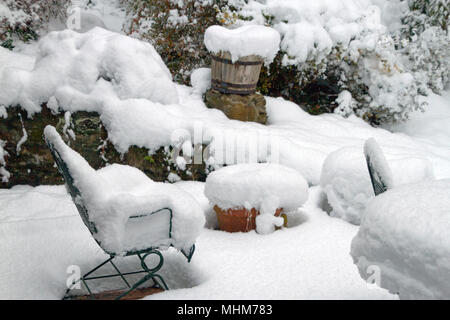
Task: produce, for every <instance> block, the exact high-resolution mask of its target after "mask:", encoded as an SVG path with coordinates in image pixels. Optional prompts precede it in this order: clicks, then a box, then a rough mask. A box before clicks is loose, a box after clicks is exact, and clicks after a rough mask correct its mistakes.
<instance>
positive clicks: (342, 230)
mask: <svg viewBox="0 0 450 320" xmlns="http://www.w3.org/2000/svg"><path fill="white" fill-rule="evenodd" d="M195 185H197V186H195ZM195 185H192V186H194V187H193V188H192V189H191V192H192V193H196V192H197V191H196V189H198V188H197V187H199V185H198V184H197V183H196V184H195ZM185 187H186V189H189V187H188V186H187V185H185ZM309 193H310V195H311V196H310V199H309V200H308V202H307V203H306V204H305V206H304V208H303V212H302V213H300V214H299V215H298V219H297V220H294V219H290V220H289V221H290V227H289V228H285V229H283V230H280V231H276V232H274V233H273V234H270V235H267V236H264V237H263V236H261V235H258V234H256V233H255V232H250V233H247V234H236V233H235V234H231V233H226V232H220V231H215V230H209V229H204V230H203V231H202V232H201V234H200V236H199V238H198V239H197V242H196V248H197V249H196V251H195V254H194V257H193V260H192V262H191V263H190V264H189V263H187V261H186V259H185V257H184V256H182V255H181V254H180V253H179V252H177V251H175V250H170V249H169V250H167V251H164V252H163V255H164V259H165V264H164V267H163V269H162V270H161V274H162V275H163V276H164V278H165V279H166V280H167V282H168V285H169V287H170V288H171V289H172V290H170V291H167V292H164V293H161V294H157V295H153V296H151V297H149V298H150V299H396V296H394V295H391V294H389V293H388V292H387V291H385V290H383V289H379V288H376V287H375V288H374V287H373V285H368V284H367V283H366V282H365V281H364V280H362V279H361V277H360V276H359V274H358V270H357V268H356V266H355V265H354V264H353V262H352V259H351V256H350V255H349V254H348V252H349V248H350V242H351V239H352V238H353V237H354V236H355V234H356V232H357V228H356V227H355V226H352V225H350V224H348V223H346V222H344V221H342V220H339V219H331V218H330V217H328V215H327V214H326V213H325V212H323V211H322V210H320V209H319V208H318V202H319V200H318V199H319V195H320V190H319V189H318V188H317V187H314V188H312V189H310V192H309ZM0 234H1V235H2V241H0V252H2V259H0V282H1V284H2V285H1V286H0V298H1V299H61V298H62V297H63V295H64V292H65V290H66V281H67V278H68V276H69V275H70V274H69V273H68V267H69V266H73V265H74V266H79V267H80V269H81V270H80V271H81V273H85V272H87V271H89V270H90V269H91V268H93V267H94V266H96V265H97V264H99V263H100V262H102V261H104V260H106V259H107V257H108V256H107V255H105V254H104V253H103V251H102V250H101V249H100V248H99V246H98V245H97V243H96V242H95V241H94V239H93V238H92V236H91V235H90V233H89V231H88V230H87V228H86V227H85V226H84V224H83V222H82V221H81V219H80V216H79V214H78V212H77V210H76V208H75V206H74V204H73V203H72V201H71V199H70V197H69V195H68V194H67V193H66V191H65V189H64V187H63V186H40V187H36V188H33V187H28V186H16V187H14V188H12V189H0ZM243 244H245V245H244V246H243ZM116 265H117V266H118V267H119V268H120V269H121V270H122V271H124V272H127V271H134V270H136V268H138V267H139V260H138V259H133V258H130V257H127V258H119V259H118V260H117V261H116ZM113 271H114V270H113V269H112V268H109V269H108V268H105V269H102V270H101V271H99V272H98V273H97V274H98V275H106V274H109V273H112V272H113ZM127 279H128V280H130V281H133V280H134V281H135V280H137V278H129V276H127ZM243 283H244V284H245V285H242V284H243ZM122 286H123V283H121V280H120V279H117V281H116V280H115V279H107V280H101V281H99V282H96V283H95V284H94V287H93V289H94V290H95V291H96V292H97V291H100V290H112V289H117V288H121V287H122Z"/></svg>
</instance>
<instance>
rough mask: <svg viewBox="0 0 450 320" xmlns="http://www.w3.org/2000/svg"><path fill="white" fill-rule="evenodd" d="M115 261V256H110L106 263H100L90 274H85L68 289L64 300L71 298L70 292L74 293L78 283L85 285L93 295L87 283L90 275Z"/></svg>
mask: <svg viewBox="0 0 450 320" xmlns="http://www.w3.org/2000/svg"><path fill="white" fill-rule="evenodd" d="M113 259H114V256H110V257H109V258H108V259H106V260H105V261H103V262H102V263H100V264H99V265H98V266H96V267H94V268H93V269H91V270H90V271H89V272H87V273H86V274H84V275H83V276H82V277H81V278H80V279H78V280H77V281H75V282H74V283H72V285H71V286H70V287H69V288H67V290H66V293H65V294H64V298H63V299H64V300H66V299H68V298H69V296H68V294H69V292H70V291H72V289H73V288H74V286H75V285H76V284H77V283H78V282H82V283H83V284H84V285H85V287H86V289H87V290H88V292H89V294H90V295H92V291H91V289H90V288H89V286H88V285H87V282H86V280H85V279H86V278H87V277H88V276H89V275H90V274H92V273H94V272H95V271H97V270H98V269H100V268H101V267H103V266H104V265H105V264H107V263H108V262H111V261H112V260H113Z"/></svg>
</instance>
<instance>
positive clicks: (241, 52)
mask: <svg viewBox="0 0 450 320" xmlns="http://www.w3.org/2000/svg"><path fill="white" fill-rule="evenodd" d="M205 46H206V48H207V49H208V50H209V51H210V52H212V53H216V54H218V53H220V52H229V53H230V54H231V60H232V61H233V62H235V61H237V60H238V59H239V58H242V57H246V56H250V55H257V56H260V57H261V58H263V59H264V60H265V62H266V63H268V64H270V63H271V62H272V61H273V59H274V58H275V56H276V54H277V53H278V50H279V48H280V34H279V33H278V32H277V31H276V30H274V29H272V28H270V27H265V26H259V25H246V26H242V27H238V28H235V29H228V28H225V27H222V26H211V27H209V28H208V29H206V31H205Z"/></svg>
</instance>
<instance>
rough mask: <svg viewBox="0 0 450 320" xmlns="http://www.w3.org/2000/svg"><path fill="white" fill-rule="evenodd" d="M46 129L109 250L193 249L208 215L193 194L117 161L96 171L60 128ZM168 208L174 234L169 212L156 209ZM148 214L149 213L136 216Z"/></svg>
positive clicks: (118, 251)
mask: <svg viewBox="0 0 450 320" xmlns="http://www.w3.org/2000/svg"><path fill="white" fill-rule="evenodd" d="M44 134H45V137H46V139H47V140H48V141H50V142H51V143H52V144H53V145H54V146H55V149H56V150H57V151H58V153H59V154H60V156H61V158H62V159H63V161H64V162H65V163H66V165H67V167H68V168H69V171H70V173H71V175H72V178H73V180H74V185H75V186H76V187H77V188H78V189H79V190H80V193H81V195H82V199H77V201H80V203H81V204H84V205H85V207H86V208H87V209H88V215H89V220H90V221H91V222H93V223H94V224H95V226H96V228H97V233H95V234H94V237H95V238H96V240H98V241H99V242H100V243H101V246H102V248H103V249H105V250H107V251H108V252H110V253H117V254H120V253H122V252H125V251H131V250H142V249H147V248H149V247H158V246H169V245H173V246H174V247H176V248H178V249H185V250H188V249H189V248H190V247H191V246H192V245H193V244H194V243H195V240H196V238H197V236H198V235H199V234H200V232H201V230H202V228H203V226H204V224H205V218H204V215H203V212H202V209H201V208H200V206H199V205H198V204H197V202H196V201H195V200H194V199H193V198H192V197H191V196H190V195H189V194H188V193H186V192H184V191H183V190H181V189H180V188H178V187H176V186H175V185H171V184H166V183H158V182H154V181H152V180H151V179H150V178H148V177H147V176H146V175H145V174H144V173H143V172H142V171H140V170H138V169H136V168H134V167H130V166H125V165H118V164H113V165H110V166H107V167H105V168H102V169H100V170H97V171H96V170H94V169H93V168H92V167H91V166H90V165H89V164H88V163H87V162H86V160H85V159H84V158H83V157H82V156H81V155H80V154H78V153H77V152H75V151H74V150H72V149H71V148H69V147H68V146H67V145H66V144H65V143H64V141H63V140H62V139H61V137H60V135H59V134H58V133H57V132H56V129H55V128H54V127H52V126H47V127H46V128H45V130H44ZM162 208H170V209H172V211H173V219H172V232H171V237H169V217H170V216H169V212H168V211H167V210H165V211H162V212H160V213H155V214H151V213H152V212H155V211H157V210H160V209H162ZM142 215H148V216H147V217H140V218H138V219H130V217H132V216H142Z"/></svg>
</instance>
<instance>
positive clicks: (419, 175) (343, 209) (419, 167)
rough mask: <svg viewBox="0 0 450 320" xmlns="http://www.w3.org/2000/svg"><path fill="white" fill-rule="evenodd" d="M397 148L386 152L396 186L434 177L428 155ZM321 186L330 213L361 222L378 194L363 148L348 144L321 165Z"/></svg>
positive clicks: (357, 222)
mask: <svg viewBox="0 0 450 320" xmlns="http://www.w3.org/2000/svg"><path fill="white" fill-rule="evenodd" d="M389 151H391V150H389ZM394 151H395V153H394V152H388V153H385V155H386V158H387V162H388V165H389V167H390V169H391V171H392V179H393V181H392V182H391V184H392V185H393V186H400V185H403V184H408V183H414V182H420V181H423V180H433V179H434V174H433V168H432V164H431V163H430V161H429V160H428V159H425V158H422V157H420V156H418V155H410V154H407V153H405V152H403V151H402V152H400V150H394ZM320 186H321V188H322V190H323V191H324V192H325V193H326V195H327V198H328V203H329V204H330V205H331V207H332V208H333V210H332V211H331V213H330V215H331V216H333V217H338V218H341V219H344V220H346V221H348V222H350V223H353V224H356V225H359V224H360V222H361V217H362V215H363V213H364V209H365V207H366V205H367V203H368V202H369V201H370V200H371V199H372V198H373V197H374V196H375V195H374V192H373V188H372V183H371V181H370V176H369V171H368V169H367V163H366V159H365V157H364V152H363V149H362V148H354V147H345V148H341V149H339V150H337V151H335V152H332V153H330V154H329V155H328V157H327V158H326V159H325V162H324V164H323V167H322V173H321V178H320Z"/></svg>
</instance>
